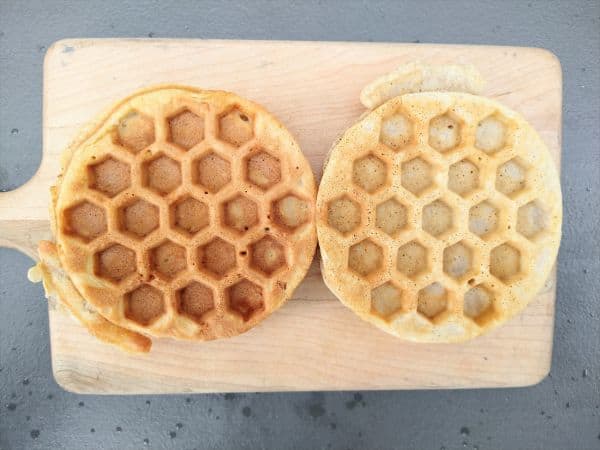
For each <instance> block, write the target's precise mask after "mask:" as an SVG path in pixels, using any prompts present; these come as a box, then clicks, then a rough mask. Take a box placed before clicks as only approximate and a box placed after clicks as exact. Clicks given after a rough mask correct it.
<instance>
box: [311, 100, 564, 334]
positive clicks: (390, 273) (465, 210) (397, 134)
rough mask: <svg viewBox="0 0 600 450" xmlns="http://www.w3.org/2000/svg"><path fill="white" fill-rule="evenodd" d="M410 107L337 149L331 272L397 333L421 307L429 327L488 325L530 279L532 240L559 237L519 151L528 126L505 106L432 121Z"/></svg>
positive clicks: (357, 130) (353, 134)
mask: <svg viewBox="0 0 600 450" xmlns="http://www.w3.org/2000/svg"><path fill="white" fill-rule="evenodd" d="M411 101H412V100H411ZM436 105H437V103H436ZM473 110H475V109H473ZM410 111H412V110H411V109H409V107H406V105H404V104H403V103H402V102H400V101H397V102H393V101H392V102H388V103H386V104H385V106H382V108H379V109H377V110H375V111H373V112H371V113H370V114H369V115H366V116H364V118H363V119H361V120H360V121H359V122H358V123H357V124H356V125H355V126H354V127H352V128H350V129H349V130H348V132H347V134H346V135H345V137H344V138H343V139H342V140H340V143H339V144H337V146H336V147H334V149H333V150H332V153H331V157H330V161H329V162H328V164H327V166H326V167H325V172H324V175H323V180H322V184H321V188H320V192H319V200H318V205H319V211H320V216H319V222H318V226H319V228H320V229H321V227H322V228H325V229H326V233H323V234H325V236H326V239H322V240H321V237H320V245H321V251H322V254H323V255H324V266H325V267H324V274H325V276H326V278H327V277H329V278H330V279H332V280H333V281H332V283H331V285H332V286H335V289H337V291H336V294H337V295H338V297H340V298H341V299H342V301H343V302H345V303H347V304H348V306H350V307H351V308H352V309H354V310H356V311H357V312H359V313H360V315H361V316H363V317H364V316H365V314H364V311H365V310H368V311H370V314H369V320H371V318H374V322H375V323H379V324H380V325H381V322H377V321H379V320H383V321H385V322H388V323H389V328H390V329H391V330H392V331H391V332H392V333H396V332H397V330H398V328H399V327H400V325H398V324H400V323H404V322H402V320H404V319H402V320H400V319H399V321H396V318H398V317H400V316H404V315H407V314H415V313H416V315H417V317H419V318H420V319H419V320H421V321H422V322H418V323H422V324H425V325H422V326H431V327H437V326H438V325H439V326H447V325H448V324H450V323H451V322H452V321H454V320H456V319H457V316H462V318H463V319H460V321H461V323H467V324H470V325H466V326H467V327H469V326H471V327H475V329H478V328H477V327H480V328H479V330H480V331H481V329H483V328H486V327H487V325H488V323H490V322H496V321H497V320H499V319H500V318H501V317H502V316H503V314H505V312H503V308H502V303H501V301H500V300H499V298H500V293H504V292H507V290H509V289H511V288H512V287H513V286H517V285H518V283H520V282H521V280H524V279H525V278H526V277H527V276H528V275H529V271H530V270H531V269H530V268H531V267H532V264H533V263H534V260H533V256H532V255H533V254H534V253H532V251H531V248H532V245H534V244H536V243H537V242H542V241H543V240H544V239H546V238H547V237H548V234H549V233H547V232H546V230H548V229H550V228H551V224H552V214H551V212H550V209H549V207H548V205H547V203H546V202H544V198H543V197H541V194H540V193H539V192H540V191H541V190H540V189H538V188H536V186H539V184H536V183H539V181H538V180H539V179H540V176H539V175H538V174H537V173H536V165H535V163H534V162H532V161H531V160H530V159H529V157H528V156H527V155H528V152H529V149H518V148H517V149H515V148H514V146H513V144H514V139H515V138H514V137H515V133H516V132H518V129H519V125H518V123H517V122H516V121H515V120H514V119H511V118H509V117H508V116H507V115H505V114H503V113H502V112H500V110H496V111H494V110H493V109H492V108H488V109H487V110H485V109H482V110H481V111H484V112H483V113H482V112H481V111H477V113H476V114H474V115H470V113H468V114H467V113H465V114H462V112H461V109H460V108H456V109H453V108H450V109H447V110H443V111H439V112H437V113H435V114H432V115H431V116H429V117H431V119H427V120H424V119H422V118H421V117H420V116H419V117H418V118H416V119H415V118H413V116H411V112H410ZM478 114H479V115H478ZM377 121H379V124H380V125H379V126H378V125H377V124H378V122H377ZM365 136H368V138H369V139H371V140H370V141H368V140H367V137H365ZM353 142H354V144H352V143H353ZM356 142H361V144H360V145H358V144H356ZM363 142H370V144H362V143H363ZM354 147H358V148H356V149H355V148H354ZM336 152H338V153H340V154H336ZM537 196H540V197H537ZM340 247H341V248H343V249H344V251H343V252H341V251H340V250H339V249H340ZM340 254H341V255H343V258H344V259H341V258H340V256H338V255H340ZM327 264H329V267H327ZM342 264H347V268H348V271H347V274H346V273H344V274H341V272H342V271H341V270H340V267H341V266H342ZM327 273H329V275H327ZM328 284H329V283H328ZM502 295H505V294H502ZM367 299H368V301H369V304H368V309H366V308H367ZM406 320H409V319H406ZM392 322H393V323H394V324H392ZM427 324H429V325H427ZM443 324H446V325H443ZM448 326H449V325H448ZM434 329H435V328H434ZM386 330H387V328H386ZM467 333H472V334H471V336H474V335H476V334H478V333H479V332H477V331H473V330H472V329H469V331H467ZM415 339H417V338H415ZM417 340H418V339H417Z"/></svg>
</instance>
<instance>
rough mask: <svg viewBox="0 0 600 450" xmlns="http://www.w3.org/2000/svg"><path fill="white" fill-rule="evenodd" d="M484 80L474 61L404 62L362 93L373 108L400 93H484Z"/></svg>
mask: <svg viewBox="0 0 600 450" xmlns="http://www.w3.org/2000/svg"><path fill="white" fill-rule="evenodd" d="M484 86H485V80H484V79H483V77H482V76H481V73H479V71H478V70H477V68H476V67H475V66H473V65H472V64H439V65H430V64H423V63H421V62H418V61H413V62H409V63H406V64H402V65H400V66H399V67H397V68H396V69H395V70H393V71H392V72H390V73H388V74H385V75H382V76H380V77H379V78H377V79H375V80H373V81H372V82H371V83H369V84H368V85H366V86H365V87H364V88H363V90H362V91H361V93H360V102H361V103H362V104H363V105H364V107H365V108H368V109H374V108H377V107H378V106H381V105H382V104H383V103H385V102H387V101H388V100H390V99H392V98H394V97H398V96H399V95H404V94H411V93H414V92H439V91H442V92H446V91H450V92H466V93H468V94H477V95H479V94H481V92H482V91H483V87H484Z"/></svg>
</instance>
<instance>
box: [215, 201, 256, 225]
mask: <svg viewBox="0 0 600 450" xmlns="http://www.w3.org/2000/svg"><path fill="white" fill-rule="evenodd" d="M223 222H224V223H225V225H227V226H228V227H231V228H233V229H234V230H237V231H239V232H240V233H244V232H245V231H248V230H249V229H250V228H252V227H253V226H254V225H256V224H257V223H258V207H257V206H256V203H254V202H253V201H252V200H250V199H248V198H246V197H244V196H242V195H238V196H237V197H235V198H232V199H231V200H229V201H228V202H225V203H224V204H223Z"/></svg>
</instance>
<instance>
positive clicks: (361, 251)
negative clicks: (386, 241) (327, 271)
mask: <svg viewBox="0 0 600 450" xmlns="http://www.w3.org/2000/svg"><path fill="white" fill-rule="evenodd" d="M382 264H383V251H382V249H381V247H380V246H379V245H377V244H375V243H374V242H373V241H372V240H370V239H365V240H364V241H361V242H359V243H358V244H354V245H353V246H352V247H350V250H349V252H348V267H350V269H352V270H354V271H355V272H356V273H358V274H359V275H361V276H363V277H366V276H367V275H369V274H371V273H374V272H375V271H377V270H378V269H380V268H381V266H382Z"/></svg>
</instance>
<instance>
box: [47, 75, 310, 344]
mask: <svg viewBox="0 0 600 450" xmlns="http://www.w3.org/2000/svg"><path fill="white" fill-rule="evenodd" d="M63 163H64V168H63V173H62V175H61V177H60V179H59V183H58V184H57V186H56V188H54V190H53V197H54V201H53V218H54V223H53V229H54V232H55V236H56V242H57V246H58V256H59V259H60V263H61V266H62V269H63V270H64V271H65V273H66V274H67V275H68V279H69V281H70V282H72V284H73V286H74V288H75V289H76V290H77V292H78V293H79V294H80V295H81V296H82V298H84V299H85V300H86V301H87V302H88V303H89V304H90V305H91V307H92V308H95V309H97V311H98V312H99V313H100V314H101V315H102V316H103V317H105V318H106V319H108V320H109V321H110V322H112V324H115V325H118V326H121V327H125V328H127V329H131V330H135V331H138V332H142V333H145V334H148V335H152V336H172V337H176V338H187V339H198V340H207V339H215V338H219V337H225V336H232V335H236V334H239V333H242V332H244V331H246V330H248V329H250V328H251V327H252V326H254V325H256V324H257V323H258V322H260V321H261V320H262V319H264V318H265V317H266V316H268V315H269V314H270V313H271V312H273V311H274V310H275V309H277V308H278V307H279V306H281V304H282V303H283V302H284V301H285V300H286V299H288V298H289V297H290V296H291V295H292V293H293V291H294V289H295V288H296V286H297V285H298V284H299V283H300V281H301V280H302V278H303V277H304V275H305V273H306V271H307V270H308V267H309V265H310V262H311V260H312V257H313V254H314V250H315V246H316V231H315V227H314V219H313V215H314V202H315V195H316V193H315V183H314V178H313V175H312V172H311V169H310V167H309V165H308V162H307V161H306V159H305V158H304V156H303V155H302V153H301V151H300V149H299V147H298V145H297V143H296V141H295V140H294V138H293V137H292V136H291V134H290V133H289V132H288V131H287V130H286V129H285V127H284V126H283V125H282V124H281V123H280V122H279V121H277V119H276V118H275V117H273V116H272V115H271V114H269V113H268V112H267V111H265V110H264V109H263V108H262V107H260V106H259V105H257V104H255V103H252V102H250V101H248V100H245V99H243V98H240V97H238V96H236V95H235V94H231V93H227V92H221V91H201V90H197V89H192V88H183V87H170V86H164V87H157V88H151V89H147V90H145V91H142V92H140V93H137V94H134V95H132V96H131V97H129V98H127V99H125V100H123V101H121V102H120V103H118V104H117V105H116V106H115V107H114V108H112V109H111V110H110V111H109V113H108V114H107V115H105V116H104V117H103V118H102V119H100V120H98V121H96V122H94V123H93V124H92V125H90V126H88V129H87V132H86V135H85V137H84V138H83V139H80V141H79V142H78V143H77V144H76V145H74V146H72V147H71V148H70V149H69V150H67V152H65V155H64V161H63Z"/></svg>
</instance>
